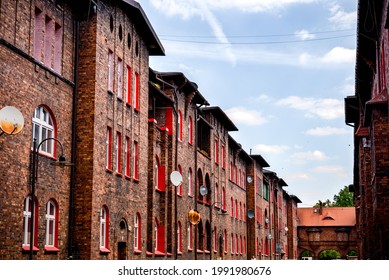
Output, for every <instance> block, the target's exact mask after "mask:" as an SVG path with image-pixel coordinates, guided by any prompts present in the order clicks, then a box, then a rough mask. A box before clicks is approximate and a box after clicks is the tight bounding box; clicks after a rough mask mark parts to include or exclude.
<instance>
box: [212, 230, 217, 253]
mask: <svg viewBox="0 0 389 280" xmlns="http://www.w3.org/2000/svg"><path fill="white" fill-rule="evenodd" d="M213 251H214V252H216V251H217V232H216V227H214V228H213Z"/></svg>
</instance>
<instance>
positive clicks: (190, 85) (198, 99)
mask: <svg viewBox="0 0 389 280" xmlns="http://www.w3.org/2000/svg"><path fill="white" fill-rule="evenodd" d="M153 72H154V73H155V75H156V76H157V77H158V78H160V79H163V80H166V79H171V80H173V81H174V84H175V85H178V86H179V87H180V89H181V90H187V91H188V92H194V93H195V95H194V97H193V100H192V101H193V102H194V103H195V104H199V105H209V103H208V101H207V100H206V99H205V98H204V96H203V95H202V94H201V93H200V92H199V91H198V86H197V84H196V83H194V82H192V81H190V80H189V79H188V78H187V77H186V76H185V75H184V73H182V72H159V71H155V70H153Z"/></svg>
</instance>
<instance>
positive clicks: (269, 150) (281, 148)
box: [253, 144, 290, 154]
mask: <svg viewBox="0 0 389 280" xmlns="http://www.w3.org/2000/svg"><path fill="white" fill-rule="evenodd" d="M289 149H290V148H289V147H288V146H285V145H265V144H258V145H255V146H254V149H253V150H254V152H256V153H260V154H261V153H263V154H282V153H284V152H286V151H288V150H289Z"/></svg>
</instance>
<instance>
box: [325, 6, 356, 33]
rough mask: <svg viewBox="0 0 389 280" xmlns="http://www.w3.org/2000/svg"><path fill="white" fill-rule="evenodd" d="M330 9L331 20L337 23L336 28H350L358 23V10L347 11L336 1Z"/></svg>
mask: <svg viewBox="0 0 389 280" xmlns="http://www.w3.org/2000/svg"><path fill="white" fill-rule="evenodd" d="M329 10H330V14H331V16H330V18H329V19H328V20H329V22H331V23H333V24H335V26H336V27H335V28H336V29H339V28H341V29H348V28H355V27H356V23H357V12H356V11H352V12H345V11H344V10H343V8H342V7H341V6H340V5H339V4H336V3H333V5H332V6H331V7H330V8H329Z"/></svg>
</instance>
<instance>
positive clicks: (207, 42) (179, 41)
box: [161, 34, 356, 45]
mask: <svg viewBox="0 0 389 280" xmlns="http://www.w3.org/2000/svg"><path fill="white" fill-rule="evenodd" d="M355 36H356V34H348V35H342V36H333V37H324V38H315V39H306V40H287V41H265V42H211V41H193V40H174V39H163V38H161V40H162V41H169V42H178V43H190V44H210V45H272V44H290V43H305V42H314V41H325V40H333V39H339V38H347V37H355Z"/></svg>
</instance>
